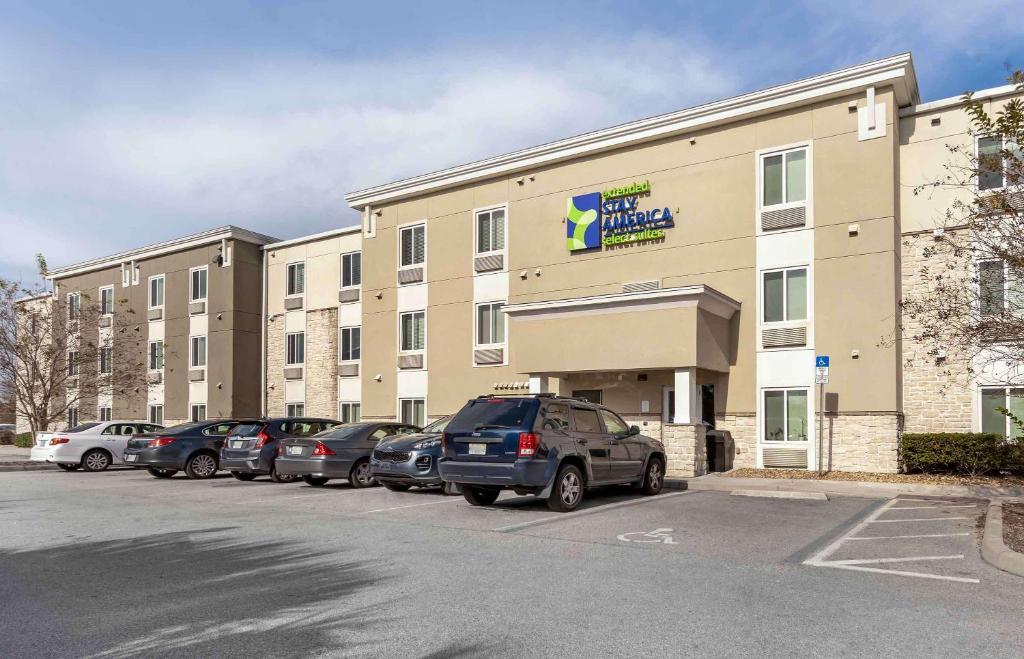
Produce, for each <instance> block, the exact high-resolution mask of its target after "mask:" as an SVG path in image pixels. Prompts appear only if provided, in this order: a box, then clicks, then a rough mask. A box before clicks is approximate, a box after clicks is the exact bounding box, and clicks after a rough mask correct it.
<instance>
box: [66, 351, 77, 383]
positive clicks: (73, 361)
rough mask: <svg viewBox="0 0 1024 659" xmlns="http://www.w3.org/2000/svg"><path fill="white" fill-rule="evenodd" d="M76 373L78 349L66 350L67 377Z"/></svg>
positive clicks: (71, 376)
mask: <svg viewBox="0 0 1024 659" xmlns="http://www.w3.org/2000/svg"><path fill="white" fill-rule="evenodd" d="M77 375H78V351H77V350H68V377H69V378H73V377H75V376H77Z"/></svg>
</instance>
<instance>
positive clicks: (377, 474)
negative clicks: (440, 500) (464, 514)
mask: <svg viewBox="0 0 1024 659" xmlns="http://www.w3.org/2000/svg"><path fill="white" fill-rule="evenodd" d="M450 419H451V417H447V416H446V417H444V418H441V419H438V420H437V421H435V422H433V423H431V424H429V425H428V426H426V427H425V428H424V429H423V430H421V431H420V432H416V433H412V434H411V435H400V436H398V437H390V438H388V439H385V440H384V441H382V442H381V443H380V444H378V445H377V448H375V449H373V456H372V457H371V458H370V473H371V474H372V475H373V477H374V478H375V479H376V480H377V482H378V483H380V484H381V485H383V486H384V487H386V488H388V489H389V490H392V491H394V492H404V491H406V490H408V489H409V488H410V487H412V486H413V485H416V486H419V487H437V486H442V487H443V488H444V491H445V493H446V494H457V493H458V490H456V489H454V488H455V485H454V484H446V483H445V482H444V481H443V480H441V476H440V474H438V473H437V459H438V458H439V457H441V433H443V432H444V429H445V427H446V426H447V425H448V421H449V420H450Z"/></svg>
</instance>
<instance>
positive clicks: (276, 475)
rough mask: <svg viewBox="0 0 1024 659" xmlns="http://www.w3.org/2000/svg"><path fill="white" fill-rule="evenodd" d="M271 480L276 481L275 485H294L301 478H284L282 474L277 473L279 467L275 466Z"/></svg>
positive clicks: (272, 469)
mask: <svg viewBox="0 0 1024 659" xmlns="http://www.w3.org/2000/svg"><path fill="white" fill-rule="evenodd" d="M270 480H272V481H274V482H275V483H294V482H295V481H297V480H299V477H298V476H282V475H281V474H279V473H277V465H274V466H272V467H271V468H270Z"/></svg>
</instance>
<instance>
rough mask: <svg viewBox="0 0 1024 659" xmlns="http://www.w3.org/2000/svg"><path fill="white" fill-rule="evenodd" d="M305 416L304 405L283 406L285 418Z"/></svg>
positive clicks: (290, 404) (289, 404)
mask: <svg viewBox="0 0 1024 659" xmlns="http://www.w3.org/2000/svg"><path fill="white" fill-rule="evenodd" d="M305 414H306V404H305V403H288V405H286V406H285V416H304V415H305Z"/></svg>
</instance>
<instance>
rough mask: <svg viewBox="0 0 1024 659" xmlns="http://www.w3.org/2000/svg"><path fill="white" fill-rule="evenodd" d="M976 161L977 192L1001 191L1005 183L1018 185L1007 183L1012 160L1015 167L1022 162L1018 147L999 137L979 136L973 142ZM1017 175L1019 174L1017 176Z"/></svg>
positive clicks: (1017, 182)
mask: <svg viewBox="0 0 1024 659" xmlns="http://www.w3.org/2000/svg"><path fill="white" fill-rule="evenodd" d="M974 148H975V153H976V155H977V161H978V190H979V191H985V190H1001V189H1003V188H1005V187H1006V185H1007V183H1008V182H1009V183H1010V184H1015V183H1016V184H1020V181H1008V180H1007V179H1009V178H1010V177H1011V176H1012V175H1013V173H1014V171H1016V172H1020V169H1016V170H1015V168H1014V166H1013V165H1014V163H1013V162H1012V161H1013V160H1016V161H1017V167H1020V162H1021V161H1022V160H1024V153H1022V151H1021V148H1020V146H1019V145H1017V144H1015V143H1013V142H1011V141H1008V140H1004V139H1003V137H1002V136H1001V135H981V136H978V138H977V139H976V140H975V142H974ZM1018 175H1019V174H1018Z"/></svg>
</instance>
